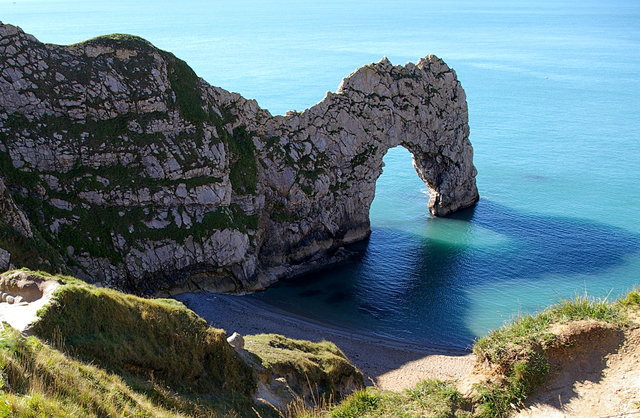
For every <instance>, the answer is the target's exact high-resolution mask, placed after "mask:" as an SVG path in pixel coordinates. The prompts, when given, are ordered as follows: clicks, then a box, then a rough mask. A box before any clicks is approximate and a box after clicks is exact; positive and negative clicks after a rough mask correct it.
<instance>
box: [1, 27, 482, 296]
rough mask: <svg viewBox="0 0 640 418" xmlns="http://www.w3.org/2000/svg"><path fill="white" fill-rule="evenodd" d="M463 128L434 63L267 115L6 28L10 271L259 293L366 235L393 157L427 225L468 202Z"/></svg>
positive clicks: (470, 183)
mask: <svg viewBox="0 0 640 418" xmlns="http://www.w3.org/2000/svg"><path fill="white" fill-rule="evenodd" d="M467 119H468V118H467V104H466V99H465V93H464V90H463V89H462V87H461V85H460V83H459V82H458V80H457V78H456V74H455V72H454V71H453V70H452V69H450V68H449V67H448V66H447V65H446V64H445V63H444V62H443V61H442V60H441V59H439V58H437V57H435V56H432V55H430V56H427V57H425V58H423V59H420V60H419V61H418V63H417V64H407V65H406V66H404V67H402V66H393V65H391V63H390V62H389V61H388V60H386V59H383V60H382V61H380V62H378V63H375V64H370V65H366V66H364V67H361V68H359V69H357V70H356V71H355V72H353V73H352V74H351V75H349V76H348V77H347V78H345V79H344V80H343V81H342V84H341V85H340V87H339V88H338V90H337V92H335V93H328V94H327V95H326V97H325V98H324V99H323V100H322V101H321V102H319V103H318V104H316V105H315V106H313V107H311V108H310V109H307V110H305V111H303V112H290V113H288V114H287V115H285V116H272V115H271V114H270V113H269V112H268V111H267V110H264V109H261V108H260V107H259V106H258V104H257V103H256V102H255V101H253V100H247V99H245V98H243V97H242V96H240V95H238V94H235V93H230V92H228V91H226V90H223V89H221V88H218V87H214V86H211V85H209V84H207V83H206V82H205V81H204V80H202V79H200V78H198V77H197V76H196V74H195V73H194V72H193V71H192V70H191V68H190V67H189V66H187V64H185V63H184V62H183V61H181V60H179V59H177V58H176V57H175V56H173V55H172V54H170V53H168V52H165V51H161V50H159V49H157V48H155V47H153V46H152V45H151V44H149V43H148V42H146V41H145V40H143V39H140V38H137V37H133V36H128V35H111V36H104V37H99V38H95V39H92V40H89V41H86V42H82V43H80V44H75V45H69V46H58V45H49V44H43V43H40V42H39V41H38V40H36V39H35V38H34V37H33V36H31V35H28V34H25V33H23V32H22V31H21V30H20V29H19V28H16V27H14V26H11V25H1V24H0V170H1V174H2V176H0V208H1V209H2V212H1V213H0V264H4V266H0V268H3V267H6V266H7V265H9V264H13V265H16V266H21V265H25V266H30V267H34V268H38V267H39V268H45V269H47V270H63V271H71V272H73V273H74V274H76V275H79V276H81V277H83V278H85V279H87V280H89V281H92V282H101V283H103V284H105V285H109V286H113V287H117V288H121V289H125V290H129V291H134V292H139V293H153V292H162V291H166V290H169V289H172V290H173V291H176V290H180V289H185V290H186V289H190V290H193V289H198V288H204V289H212V290H218V291H236V290H249V289H257V288H262V287H264V286H267V285H269V284H270V283H272V282H274V281H275V280H277V279H278V278H279V277H283V276H289V275H293V274H297V273H299V272H301V271H304V270H305V269H309V268H313V267H314V266H318V265H322V264H324V263H329V262H333V261H336V260H339V259H340V258H341V257H342V255H343V251H341V250H340V249H341V248H342V247H343V246H345V245H346V244H349V243H353V242H356V241H359V240H362V239H364V238H366V237H367V236H368V234H369V232H370V227H369V206H370V204H371V202H372V200H373V197H374V192H375V181H376V179H377V178H378V176H379V175H380V174H381V172H382V158H383V156H384V155H385V153H386V152H387V150H388V149H389V148H392V147H395V146H398V145H402V146H404V147H406V148H407V149H409V151H411V153H412V154H413V156H414V166H415V168H416V171H417V173H418V175H419V176H420V178H422V179H423V180H424V182H425V183H426V184H427V185H428V187H429V189H430V192H431V198H430V201H429V210H430V211H431V213H432V214H434V215H438V216H441V215H447V214H449V213H451V212H454V211H456V210H458V209H461V208H464V207H468V206H471V205H473V204H474V203H475V202H476V201H477V199H478V192H477V189H476V183H475V175H476V170H475V168H474V166H473V151H472V147H471V144H470V142H469V139H468V136H469V127H468V122H467Z"/></svg>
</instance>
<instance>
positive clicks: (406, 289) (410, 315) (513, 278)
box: [249, 200, 640, 347]
mask: <svg viewBox="0 0 640 418" xmlns="http://www.w3.org/2000/svg"><path fill="white" fill-rule="evenodd" d="M449 219H454V220H457V221H463V222H468V223H469V224H470V225H471V226H474V227H479V228H483V229H486V230H489V231H491V232H492V233H494V234H498V235H500V236H501V237H502V239H503V241H505V242H506V244H504V245H497V246H483V245H478V244H477V243H475V242H474V240H473V239H470V240H469V241H462V242H459V241H456V242H448V241H446V240H442V239H440V238H438V237H431V236H430V235H429V233H428V229H427V233H426V234H425V235H423V236H421V235H417V234H413V233H410V232H405V231H400V230H396V229H391V228H374V229H373V232H372V235H371V238H370V240H369V242H368V245H367V247H366V250H365V252H364V254H363V257H362V258H361V259H360V260H358V261H356V262H354V263H352V264H349V265H346V266H340V267H336V268H330V269H327V270H323V271H321V272H318V273H315V274H310V275H307V276H304V277H300V278H297V279H293V280H288V281H283V282H281V283H279V284H278V285H276V286H275V287H273V288H271V289H269V290H267V291H265V292H261V293H258V294H254V295H251V296H249V297H251V298H256V299H259V300H262V301H264V302H266V303H269V304H272V305H275V306H277V307H279V308H281V309H283V310H286V311H290V312H293V313H296V314H298V315H303V316H306V317H309V318H312V319H315V320H318V321H323V322H326V323H330V324H332V325H338V326H342V327H347V328H353V329H357V330H359V331H362V332H372V333H376V334H379V335H382V336H385V337H391V338H397V339H403V340H409V341H412V342H418V343H421V344H427V345H435V346H456V347H465V346H468V345H469V344H470V343H471V342H472V340H473V338H474V337H476V335H475V334H474V332H473V331H472V330H471V329H470V328H469V325H468V324H469V323H470V322H473V320H474V318H473V315H474V313H473V312H472V311H471V310H470V306H472V305H474V306H476V307H477V306H478V304H480V308H481V309H485V310H491V309H494V305H493V304H494V303H501V304H502V305H504V304H507V305H508V304H509V303H512V304H513V306H512V307H511V308H512V312H516V311H517V306H515V304H516V301H508V300H507V301H505V300H495V299H496V298H498V299H500V298H501V296H500V295H489V296H488V297H487V299H486V300H483V298H484V297H486V296H482V297H480V296H479V293H478V292H479V291H480V289H482V288H483V287H484V288H486V287H488V288H489V289H492V286H496V285H500V286H502V287H504V286H507V287H508V286H511V287H514V288H515V287H522V288H523V289H525V288H531V289H534V288H535V287H538V286H550V285H551V286H553V283H549V282H548V281H545V280H548V278H549V277H550V275H560V276H563V275H564V276H577V277H578V279H576V283H575V291H574V293H576V291H577V290H579V289H580V288H581V286H582V285H583V281H582V280H581V279H580V278H579V277H580V275H587V274H589V275H592V274H594V273H595V274H597V273H599V272H604V271H606V270H608V269H611V268H614V267H616V266H620V265H622V264H624V263H625V262H626V261H625V258H626V257H628V256H629V255H632V254H635V253H638V252H639V251H640V237H639V236H637V235H634V234H632V233H629V232H627V231H625V230H622V229H619V228H615V227H612V226H608V225H605V224H601V223H596V222H592V221H587V220H581V219H574V218H569V217H555V216H543V215H539V214H528V213H524V212H518V211H514V210H512V209H510V208H507V207H505V206H502V205H499V204H496V203H494V202H491V201H487V200H482V201H481V202H479V204H478V205H477V206H476V207H475V208H473V209H468V210H465V211H462V212H459V213H457V214H455V215H453V216H451V217H450V218H449ZM433 221H436V222H440V221H441V220H439V219H433V218H425V219H424V223H425V224H427V223H428V222H433ZM445 221H446V220H445ZM425 227H426V226H425ZM417 229H419V228H417ZM603 280H609V279H606V278H604V279H603ZM605 284H606V285H609V286H610V287H611V286H616V284H615V283H603V285H605ZM620 285H621V286H624V287H628V286H629V283H625V284H620ZM485 292H486V291H485ZM550 292H551V294H553V289H552V290H550ZM525 295H526V291H525ZM564 296H565V297H571V295H564ZM540 303H541V306H542V305H546V304H547V303H549V300H548V299H547V300H541V301H540ZM474 312H477V310H476V311H474Z"/></svg>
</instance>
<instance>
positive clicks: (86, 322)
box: [0, 269, 362, 417]
mask: <svg viewBox="0 0 640 418" xmlns="http://www.w3.org/2000/svg"><path fill="white" fill-rule="evenodd" d="M23 272H24V273H25V274H30V275H38V276H44V277H46V278H49V279H54V280H57V281H59V282H61V283H62V286H61V287H60V288H58V290H56V292H55V294H54V296H53V298H52V300H51V303H50V304H49V305H48V306H46V307H45V308H43V309H41V310H40V311H39V312H38V316H39V320H38V321H37V322H36V323H35V325H34V327H33V332H34V334H35V336H32V337H24V336H21V335H20V334H18V333H17V332H15V331H14V330H12V329H10V328H9V327H8V326H5V327H4V329H3V330H2V332H1V333H0V416H60V417H62V416H174V415H186V416H227V415H229V416H252V417H255V416H258V414H259V416H261V417H268V416H275V415H277V414H276V413H275V411H274V410H273V409H272V408H271V407H268V406H264V405H263V406H256V405H255V404H254V402H253V399H252V396H253V393H254V389H255V387H256V376H255V375H254V371H253V370H252V369H251V368H250V367H249V366H247V364H246V363H245V362H244V361H243V360H241V358H240V357H239V356H238V355H237V354H236V352H235V351H234V349H233V348H232V347H231V346H230V345H229V344H228V343H227V341H226V335H225V333H224V331H223V330H219V329H214V328H211V327H209V326H208V325H207V323H206V321H204V320H203V319H202V318H200V317H199V316H197V315H196V314H195V313H194V312H192V311H191V310H189V309H187V308H186V307H185V306H184V305H183V304H182V303H180V302H177V301H175V300H172V299H145V298H140V297H137V296H133V295H128V294H124V293H121V292H118V291H115V290H111V289H105V288H97V287H94V286H91V285H88V284H86V283H84V282H82V281H80V280H78V279H75V278H73V277H68V276H52V275H50V274H47V273H42V272H32V271H29V270H27V269H23ZM247 348H248V349H249V350H251V352H252V353H253V354H254V355H255V356H257V358H259V359H260V362H261V363H262V365H263V366H264V367H266V370H268V372H272V373H275V375H276V376H278V375H280V376H282V375H286V376H287V378H288V379H289V380H291V381H294V382H300V381H301V380H303V381H308V382H310V384H311V385H312V386H314V387H315V388H316V389H319V390H320V392H325V391H326V392H328V393H330V392H331V391H332V390H333V389H334V388H335V387H336V386H337V385H338V384H339V383H340V382H341V381H343V379H347V380H349V379H351V381H354V382H356V383H357V384H362V375H361V374H360V372H359V371H358V370H357V369H356V368H355V367H354V366H352V365H351V364H350V363H349V361H348V359H347V358H346V357H345V356H344V354H343V353H342V352H341V351H340V350H339V349H338V348H337V347H336V346H335V345H334V344H332V343H329V342H323V343H311V342H308V341H301V340H292V339H288V338H284V337H282V336H279V335H274V334H269V335H256V336H250V337H247ZM294 389H296V390H301V389H302V388H294Z"/></svg>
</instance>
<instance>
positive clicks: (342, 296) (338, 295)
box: [325, 291, 354, 304]
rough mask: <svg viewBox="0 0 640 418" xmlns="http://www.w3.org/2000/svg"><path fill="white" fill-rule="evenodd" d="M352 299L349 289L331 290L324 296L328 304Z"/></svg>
mask: <svg viewBox="0 0 640 418" xmlns="http://www.w3.org/2000/svg"><path fill="white" fill-rule="evenodd" d="M353 299H354V297H353V292H351V291H339V292H333V293H331V294H330V295H329V297H327V298H325V302H327V303H329V304H336V303H341V302H348V301H352V300H353Z"/></svg>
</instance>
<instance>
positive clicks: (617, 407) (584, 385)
mask: <svg viewBox="0 0 640 418" xmlns="http://www.w3.org/2000/svg"><path fill="white" fill-rule="evenodd" d="M611 342H612V341H611V340H608V341H607V340H605V341H604V342H603V341H593V344H592V345H588V346H586V347H585V349H586V350H590V351H591V352H596V353H597V352H598V351H600V350H601V349H602V350H606V349H609V348H611V347H608V346H609V345H610V343H611ZM580 351H583V350H580ZM586 359H587V361H586V362H585V361H584V360H585V357H584V356H581V359H580V360H581V362H580V364H578V363H576V362H575V361H573V362H570V363H569V365H568V366H569V368H571V369H568V368H567V367H565V368H564V369H563V370H561V373H558V374H557V375H556V376H555V377H554V378H553V379H552V380H551V381H550V382H549V383H548V384H547V385H545V387H543V388H542V389H541V390H540V391H539V392H538V393H537V394H536V395H534V396H532V397H531V398H530V399H529V400H528V402H527V404H528V407H527V408H526V409H524V410H522V411H520V412H519V413H518V414H517V415H516V417H519V418H524V417H624V416H630V417H636V416H639V417H640V327H636V328H632V329H629V330H627V331H626V332H625V335H624V342H623V343H622V345H621V346H619V348H618V347H615V348H614V349H613V350H612V352H611V353H610V354H606V355H604V357H600V358H599V359H598V358H595V357H594V356H587V357H586ZM552 372H553V368H552Z"/></svg>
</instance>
